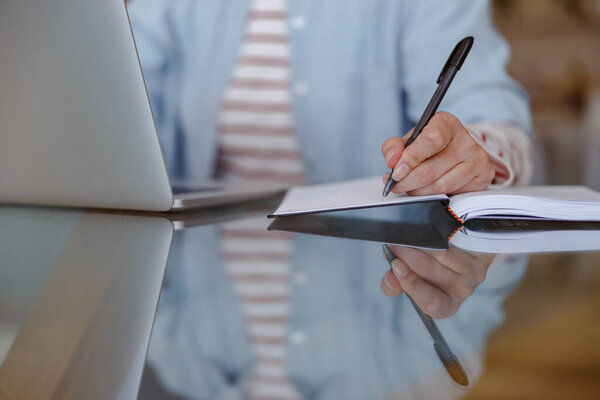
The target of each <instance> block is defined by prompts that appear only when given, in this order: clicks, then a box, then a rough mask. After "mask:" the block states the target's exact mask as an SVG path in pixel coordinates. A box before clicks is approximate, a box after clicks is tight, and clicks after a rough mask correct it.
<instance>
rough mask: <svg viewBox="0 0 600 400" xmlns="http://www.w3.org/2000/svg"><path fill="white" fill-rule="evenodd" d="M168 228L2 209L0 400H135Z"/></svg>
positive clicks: (133, 219) (144, 221)
mask: <svg viewBox="0 0 600 400" xmlns="http://www.w3.org/2000/svg"><path fill="white" fill-rule="evenodd" d="M172 235H173V226H172V225H171V223H170V222H169V221H168V220H165V219H162V218H152V217H149V218H148V217H138V216H125V215H116V214H114V215H110V214H101V213H84V212H77V211H66V210H52V209H37V208H19V207H2V208H0V262H1V264H0V265H1V268H0V332H1V336H0V339H1V341H0V398H2V399H10V400H12V399H94V398H95V399H113V398H115V399H116V398H124V399H131V398H134V397H135V395H136V393H137V389H138V384H139V379H140V377H141V373H142V367H143V363H144V358H145V352H146V345H147V342H148V340H149V337H150V328H151V325H152V319H153V317H154V311H155V307H156V304H157V301H158V294H159V288H160V284H161V280H162V276H163V272H164V268H165V265H166V262H167V257H168V252H169V247H170V244H171V238H172Z"/></svg>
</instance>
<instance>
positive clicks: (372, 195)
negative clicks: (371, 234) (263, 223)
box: [269, 177, 600, 223]
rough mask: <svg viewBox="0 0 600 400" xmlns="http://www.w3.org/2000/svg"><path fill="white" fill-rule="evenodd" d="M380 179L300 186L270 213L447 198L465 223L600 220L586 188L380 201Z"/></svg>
mask: <svg viewBox="0 0 600 400" xmlns="http://www.w3.org/2000/svg"><path fill="white" fill-rule="evenodd" d="M382 190H383V182H382V180H381V177H372V178H363V179H356V180H351V181H345V182H336V183H326V184H319V185H308V186H297V187H294V188H292V189H290V190H289V191H288V192H287V194H286V196H285V197H284V199H283V201H282V202H281V204H280V205H279V208H277V210H276V211H275V212H274V213H273V214H271V215H269V217H284V216H291V215H302V214H314V213H321V212H328V211H339V210H351V209H358V208H371V207H385V206H391V205H398V204H408V203H421V202H427V201H442V202H444V203H445V204H447V207H448V210H449V211H450V212H451V213H452V214H453V215H454V216H455V217H456V218H457V219H458V220H459V221H460V222H461V223H463V222H465V221H468V220H470V219H473V218H493V219H526V218H533V219H547V220H565V221H600V193H598V192H595V191H593V190H591V189H588V188H586V187H583V186H528V187H518V188H508V189H489V190H485V191H481V192H471V193H463V194H458V195H454V196H447V195H445V194H436V195H430V196H408V195H405V194H404V195H397V194H393V193H392V194H390V195H389V196H388V197H387V198H385V199H383V200H381V192H382Z"/></svg>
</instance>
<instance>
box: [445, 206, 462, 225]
mask: <svg viewBox="0 0 600 400" xmlns="http://www.w3.org/2000/svg"><path fill="white" fill-rule="evenodd" d="M446 208H447V209H448V212H449V213H450V214H451V215H452V216H453V217H454V218H456V220H457V221H458V222H460V223H461V224H463V225H464V223H465V221H463V220H462V219H461V218H459V216H458V215H456V213H455V212H454V211H452V209H451V208H450V206H447V207H446Z"/></svg>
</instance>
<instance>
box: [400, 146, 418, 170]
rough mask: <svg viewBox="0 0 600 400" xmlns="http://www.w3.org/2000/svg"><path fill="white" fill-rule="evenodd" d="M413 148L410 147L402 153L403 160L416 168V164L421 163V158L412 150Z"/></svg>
mask: <svg viewBox="0 0 600 400" xmlns="http://www.w3.org/2000/svg"><path fill="white" fill-rule="evenodd" d="M412 148H413V147H412V146H410V147H408V150H406V151H405V152H404V153H403V154H402V158H403V159H404V160H403V161H405V162H406V163H407V164H408V165H410V166H411V167H413V168H414V166H415V165H418V164H419V162H420V160H419V157H417V155H416V154H415V152H414V151H411V150H410V149H412Z"/></svg>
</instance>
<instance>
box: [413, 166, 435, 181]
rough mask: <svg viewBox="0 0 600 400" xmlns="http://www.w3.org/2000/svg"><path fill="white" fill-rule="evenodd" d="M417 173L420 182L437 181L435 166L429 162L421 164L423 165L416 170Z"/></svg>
mask: <svg viewBox="0 0 600 400" xmlns="http://www.w3.org/2000/svg"><path fill="white" fill-rule="evenodd" d="M415 174H416V178H417V181H419V183H430V182H433V181H435V180H436V178H437V173H436V170H435V168H434V167H433V166H432V165H431V164H428V163H424V164H421V166H420V167H419V168H418V169H417V170H416V171H415Z"/></svg>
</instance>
